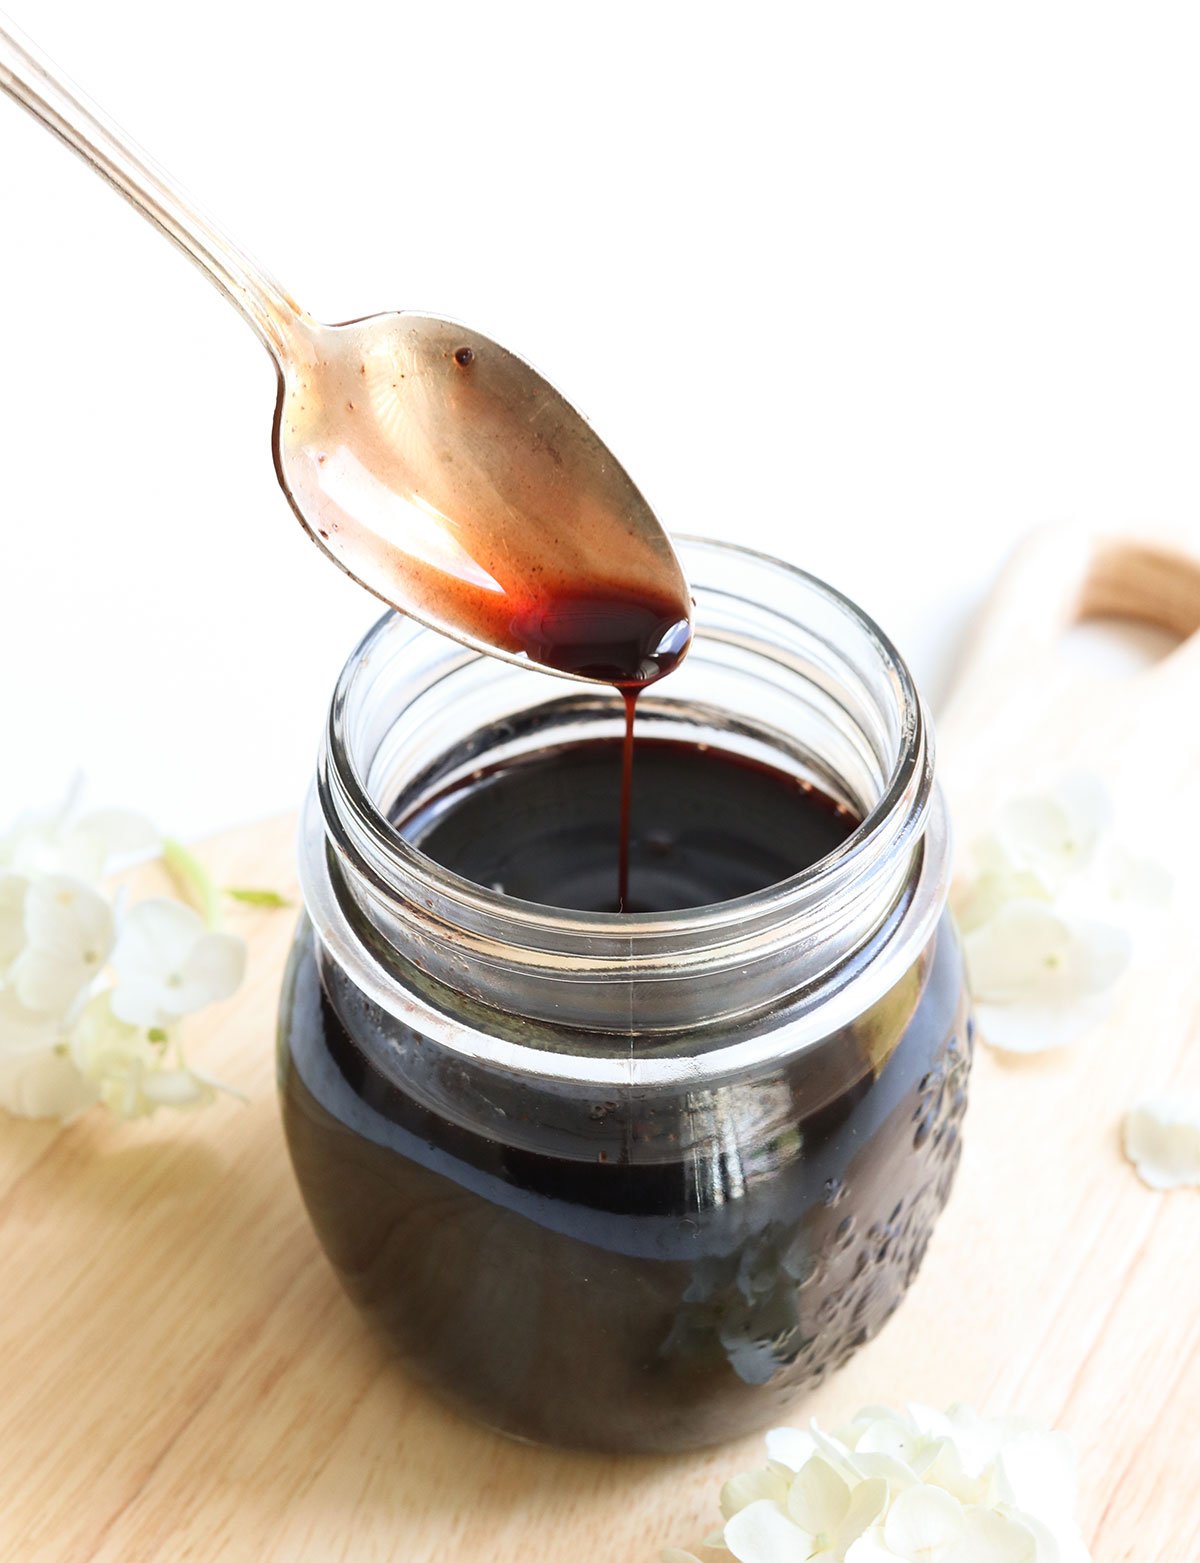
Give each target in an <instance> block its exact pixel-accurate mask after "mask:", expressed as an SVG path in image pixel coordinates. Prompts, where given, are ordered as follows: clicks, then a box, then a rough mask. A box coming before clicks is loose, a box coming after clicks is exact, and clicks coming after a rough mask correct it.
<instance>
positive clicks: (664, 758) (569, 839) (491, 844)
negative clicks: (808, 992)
mask: <svg viewBox="0 0 1200 1563" xmlns="http://www.w3.org/2000/svg"><path fill="white" fill-rule="evenodd" d="M624 748H625V743H624V741H623V740H622V739H619V738H613V739H607V738H593V739H587V740H584V741H582V742H576V743H564V744H556V745H554V746H553V747H550V748H546V749H539V750H538V751H537V752H536V753H534V754H531V755H527V756H524V757H522V758H521V759H518V760H515V761H509V762H506V763H503V764H500V765H496V766H492V767H488V768H485V769H483V770H479V771H475V772H473V773H472V775H471V776H470V777H469V778H467V779H466V780H464V781H462V782H460V783H458V784H457V785H455V786H453V787H450V788H447V789H446V790H444V791H442V792H438V793H436V794H434V796H433V797H431V798H429V799H428V800H426V801H424V802H423V803H422V804H421V806H420V808H419V809H417V810H415V811H412V812H408V813H405V814H402V816H401V818H400V819H399V820H398V822H397V829H398V830H399V831H400V833H401V834H402V835H403V836H405V837H406V838H407V839H408V840H410V841H412V842H413V843H414V844H415V845H417V846H419V847H420V848H421V850H422V851H423V852H424V853H425V854H426V855H427V856H428V857H431V858H433V859H434V861H435V862H438V863H441V864H442V865H443V866H444V867H446V868H450V869H453V870H454V872H455V873H456V874H461V875H462V876H463V878H465V879H471V880H474V881H475V883H476V884H481V885H487V886H489V887H490V888H491V889H493V890H499V891H502V892H503V893H504V894H505V895H510V896H515V897H517V898H518V899H520V900H523V901H536V902H540V903H541V904H542V905H543V906H556V907H562V908H566V909H570V910H574V911H582V912H612V911H616V910H617V907H616V905H615V902H614V898H613V889H614V885H613V872H612V868H613V824H614V821H615V820H616V819H617V817H618V812H619V803H620V800H621V798H622V796H623V794H624V793H625V789H626V779H625V775H624V774H623V772H624V765H623V750H624ZM634 753H635V757H636V764H635V766H634V768H633V775H632V778H631V780H632V783H633V785H632V789H631V791H632V798H631V802H632V804H633V806H632V808H631V809H630V810H629V849H630V850H629V856H630V870H629V875H628V891H627V893H626V896H625V898H624V900H625V906H624V909H625V910H626V911H627V912H670V911H677V910H681V909H683V908H685V907H696V906H708V905H711V904H712V903H713V902H715V901H732V900H734V899H736V898H737V897H738V896H743V895H750V894H751V893H752V892H753V891H755V890H764V889H766V888H767V886H769V885H774V884H778V883H779V881H780V880H783V879H788V878H790V877H791V876H792V875H793V874H796V873H799V872H800V871H801V870H802V869H805V868H808V867H809V866H810V865H812V864H813V863H816V862H817V861H818V860H819V859H821V858H823V857H825V856H827V855H828V854H829V853H830V852H832V851H833V850H834V849H835V848H836V847H839V846H840V845H841V844H842V842H843V841H845V840H846V838H847V837H848V836H849V835H850V833H851V831H852V830H853V829H854V828H855V826H856V825H857V824H858V819H857V817H856V816H855V815H854V814H853V813H851V811H850V809H849V808H848V807H847V806H846V805H845V804H844V803H841V802H839V801H838V800H836V799H834V798H832V797H830V796H829V795H828V794H826V793H825V792H823V791H821V790H820V788H818V787H816V786H814V785H813V783H812V782H810V781H808V780H807V779H805V778H801V777H798V776H795V775H790V774H788V773H787V772H785V771H782V770H779V769H778V768H776V767H775V766H771V765H763V764H761V763H759V762H758V761H756V760H752V759H748V758H744V757H742V756H740V755H735V754H732V753H729V752H727V751H723V750H720V749H712V748H710V747H708V746H705V745H700V744H695V743H680V742H678V741H675V740H672V739H661V738H642V739H639V740H638V742H637V745H636V748H635V750H634Z"/></svg>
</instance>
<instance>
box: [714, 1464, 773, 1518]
mask: <svg viewBox="0 0 1200 1563" xmlns="http://www.w3.org/2000/svg"><path fill="white" fill-rule="evenodd" d="M787 1495H788V1482H787V1478H786V1477H785V1476H784V1475H783V1474H782V1472H780V1471H776V1470H772V1469H771V1468H770V1467H765V1468H764V1469H763V1470H760V1471H743V1472H742V1473H741V1475H739V1476H734V1477H731V1478H730V1480H729V1481H727V1482H726V1483H725V1485H724V1487H722V1488H721V1513H722V1514H723V1515H724V1516H725V1518H726V1519H727V1520H731V1519H732V1518H733V1516H734V1515H735V1514H738V1513H740V1511H741V1510H742V1509H745V1508H748V1507H749V1506H750V1504H752V1503H757V1502H758V1500H759V1499H760V1498H766V1499H767V1500H768V1501H769V1502H771V1503H776V1504H780V1505H782V1504H785V1503H786V1502H787Z"/></svg>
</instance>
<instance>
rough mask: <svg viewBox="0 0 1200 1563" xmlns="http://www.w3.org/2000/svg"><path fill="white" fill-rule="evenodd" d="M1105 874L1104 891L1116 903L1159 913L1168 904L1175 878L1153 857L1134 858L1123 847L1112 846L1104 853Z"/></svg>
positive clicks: (1138, 909) (1172, 892)
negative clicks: (1105, 884) (1105, 890)
mask: <svg viewBox="0 0 1200 1563" xmlns="http://www.w3.org/2000/svg"><path fill="white" fill-rule="evenodd" d="M1105 875H1106V879H1107V885H1108V893H1109V895H1110V896H1111V897H1112V899H1113V900H1114V901H1115V902H1117V903H1118V905H1120V904H1124V905H1126V906H1130V907H1132V908H1134V909H1135V910H1137V911H1149V912H1160V911H1162V910H1163V909H1164V908H1166V907H1168V906H1170V904H1171V900H1172V897H1173V894H1174V889H1175V881H1174V879H1173V877H1172V875H1171V874H1170V872H1169V871H1168V870H1167V869H1166V868H1165V867H1164V866H1163V864H1161V863H1157V862H1155V861H1154V859H1153V858H1147V857H1135V856H1134V855H1133V854H1132V853H1131V852H1129V851H1127V850H1126V849H1125V848H1124V847H1121V846H1117V845H1114V846H1112V847H1111V848H1110V849H1109V852H1108V854H1107V860H1106V862H1105Z"/></svg>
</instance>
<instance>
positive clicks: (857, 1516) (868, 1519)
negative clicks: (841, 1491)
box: [834, 1479, 889, 1554]
mask: <svg viewBox="0 0 1200 1563" xmlns="http://www.w3.org/2000/svg"><path fill="white" fill-rule="evenodd" d="M888 1496H889V1494H888V1484H887V1482H885V1481H883V1480H882V1479H877V1480H870V1481H865V1482H859V1484H858V1486H857V1487H856V1488H855V1489H854V1491H853V1492H852V1493H851V1494H850V1506H849V1508H847V1510H846V1513H845V1515H844V1516H843V1517H842V1522H841V1524H840V1525H839V1526H838V1528H837V1531H836V1534H835V1538H834V1543H835V1544H834V1552H835V1553H836V1554H841V1553H843V1552H844V1551H845V1550H846V1548H848V1547H849V1546H850V1544H851V1543H852V1542H854V1541H856V1540H857V1539H858V1537H859V1536H861V1535H863V1534H864V1533H865V1532H866V1531H868V1530H869V1529H870V1528H871V1527H872V1526H873V1525H874V1524H875V1522H876V1521H877V1520H879V1519H880V1518H881V1517H882V1516H883V1513H884V1511H885V1510H886V1508H887V1505H888Z"/></svg>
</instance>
